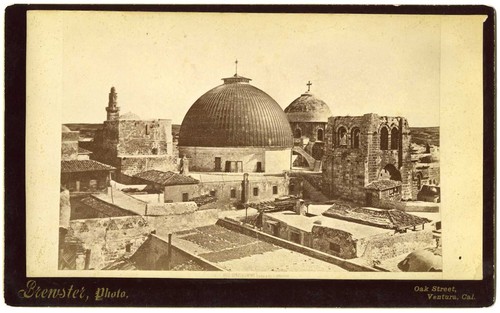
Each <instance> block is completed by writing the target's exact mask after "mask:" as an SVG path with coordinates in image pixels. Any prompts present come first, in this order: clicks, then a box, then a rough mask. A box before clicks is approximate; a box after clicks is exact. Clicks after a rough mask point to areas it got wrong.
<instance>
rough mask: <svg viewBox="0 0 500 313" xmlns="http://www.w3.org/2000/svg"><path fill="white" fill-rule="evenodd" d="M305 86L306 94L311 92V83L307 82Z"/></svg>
mask: <svg viewBox="0 0 500 313" xmlns="http://www.w3.org/2000/svg"><path fill="white" fill-rule="evenodd" d="M306 85H307V92H310V91H311V86H312V83H311V81H308V82H307V84H306Z"/></svg>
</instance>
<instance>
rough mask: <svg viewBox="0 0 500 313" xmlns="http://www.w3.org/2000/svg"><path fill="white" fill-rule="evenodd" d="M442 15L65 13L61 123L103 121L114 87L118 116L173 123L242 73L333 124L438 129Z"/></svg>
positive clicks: (283, 101) (284, 101)
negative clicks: (355, 121) (305, 102)
mask: <svg viewBox="0 0 500 313" xmlns="http://www.w3.org/2000/svg"><path fill="white" fill-rule="evenodd" d="M440 21H441V18H440V17H438V16H418V15H415V16H411V15H405V16H401V15H400V16H390V15H332V14H307V15H306V14H301V15H292V14H276V15H273V14H228V13H225V14H221V13H210V14H203V13H145V12H142V13H139V12H138V13H130V12H129V13H119V12H111V13H110V12H107V13H103V12H67V13H65V19H64V25H65V28H64V31H63V42H64V45H63V46H64V51H63V54H62V55H63V56H64V57H63V58H64V60H63V81H64V82H63V84H64V88H63V90H64V93H63V95H62V97H63V103H65V105H66V110H64V112H63V117H62V121H63V123H70V122H102V121H103V120H105V118H106V112H105V109H104V108H105V106H106V105H107V102H108V93H109V89H110V87H111V86H115V87H116V90H117V93H118V102H119V106H120V107H121V113H126V112H128V111H132V112H134V113H137V114H138V115H140V116H141V117H143V118H148V117H157V118H169V119H172V120H173V122H174V123H177V124H180V123H181V122H182V119H183V118H184V115H185V113H186V112H187V110H188V109H189V107H190V106H191V105H192V104H193V103H194V101H196V99H197V98H198V97H200V96H201V95H202V94H203V93H205V92H206V91H208V90H209V89H211V88H213V87H215V86H217V85H219V84H221V83H222V81H221V80H220V79H221V78H223V77H228V76H231V75H233V74H234V60H235V59H238V61H239V64H238V74H240V75H242V76H246V77H249V78H252V79H253V80H252V82H251V83H252V84H253V85H254V86H256V87H258V88H260V89H262V90H263V91H265V92H266V93H268V94H269V95H270V96H272V97H273V98H274V99H275V100H276V101H277V102H278V103H279V104H280V105H281V106H282V107H283V108H285V107H286V106H287V105H288V104H289V103H290V102H292V101H293V100H294V99H295V98H297V97H298V96H300V94H301V93H303V92H304V91H305V90H307V87H306V85H305V84H306V83H307V81H308V80H311V82H312V83H313V85H312V88H311V91H312V92H313V93H314V94H315V95H316V96H318V97H319V98H321V99H322V100H324V101H325V102H326V103H328V105H329V106H330V109H331V111H332V114H333V115H362V114H365V113H371V112H373V113H378V114H380V115H396V116H405V117H407V118H408V120H409V123H410V126H438V125H439V103H440V98H439V97H440V88H439V86H440V50H441V49H440V44H441V38H440V25H441V22H440Z"/></svg>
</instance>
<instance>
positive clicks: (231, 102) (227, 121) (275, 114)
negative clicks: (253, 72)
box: [178, 75, 293, 148]
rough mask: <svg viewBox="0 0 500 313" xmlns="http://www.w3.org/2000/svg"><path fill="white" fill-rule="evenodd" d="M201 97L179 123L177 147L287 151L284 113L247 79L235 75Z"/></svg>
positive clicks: (289, 135)
mask: <svg viewBox="0 0 500 313" xmlns="http://www.w3.org/2000/svg"><path fill="white" fill-rule="evenodd" d="M223 80H224V84H222V85H220V86H217V87H215V88H213V89H212V90H210V91H208V92H207V93H205V94H204V95H202V96H201V97H200V98H199V99H198V100H196V102H195V103H194V104H193V105H192V106H191V108H190V109H189V111H188V112H187V113H186V116H185V117H184V120H183V121H182V125H181V129H180V132H179V144H178V145H179V146H194V147H249V146H250V147H287V148H291V147H292V146H293V139H292V131H291V129H290V124H289V122H288V119H287V117H286V115H285V113H284V112H283V109H282V108H281V107H280V106H279V105H278V103H276V101H274V99H273V98H271V97H270V96H269V95H268V94H266V93H265V92H263V91H262V90H260V89H258V88H256V87H254V86H252V85H250V84H249V83H248V82H249V81H250V79H249V78H245V77H242V76H238V75H234V76H233V77H229V78H224V79H223Z"/></svg>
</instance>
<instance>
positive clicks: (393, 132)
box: [391, 127, 399, 150]
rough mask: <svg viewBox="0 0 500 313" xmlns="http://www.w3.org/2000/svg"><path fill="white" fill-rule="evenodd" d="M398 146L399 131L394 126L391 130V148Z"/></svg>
mask: <svg viewBox="0 0 500 313" xmlns="http://www.w3.org/2000/svg"><path fill="white" fill-rule="evenodd" d="M397 148H399V131H398V129H397V128H396V127H394V128H393V129H392V130H391V149H392V150H394V149H397Z"/></svg>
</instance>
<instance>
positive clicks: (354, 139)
mask: <svg viewBox="0 0 500 313" xmlns="http://www.w3.org/2000/svg"><path fill="white" fill-rule="evenodd" d="M359 133H360V131H359V128H357V127H354V128H353V129H352V130H351V147H352V148H359Z"/></svg>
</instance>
